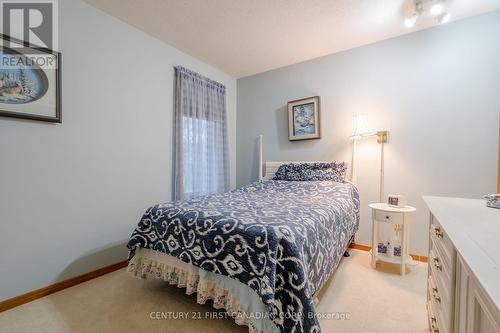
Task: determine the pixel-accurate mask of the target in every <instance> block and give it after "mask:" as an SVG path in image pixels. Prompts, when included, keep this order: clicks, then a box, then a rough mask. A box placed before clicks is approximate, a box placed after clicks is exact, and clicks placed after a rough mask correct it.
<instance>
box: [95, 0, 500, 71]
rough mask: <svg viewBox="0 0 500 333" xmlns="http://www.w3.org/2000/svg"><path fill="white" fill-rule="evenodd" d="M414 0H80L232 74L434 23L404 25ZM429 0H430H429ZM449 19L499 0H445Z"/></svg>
mask: <svg viewBox="0 0 500 333" xmlns="http://www.w3.org/2000/svg"><path fill="white" fill-rule="evenodd" d="M412 1H413V0H188V1H185V0H141V1H139V0H86V2H87V3H89V4H91V5H93V6H95V7H97V8H99V9H101V10H103V11H105V12H107V13H109V14H111V15H113V16H115V17H117V18H119V19H121V20H123V21H125V22H127V23H129V24H131V25H133V26H135V27H137V28H139V29H141V30H143V31H144V32H146V33H148V34H150V35H152V36H154V37H156V38H158V39H160V40H162V41H164V42H165V43H167V44H169V45H171V46H173V47H175V48H177V49H179V50H181V51H184V52H186V53H188V54H190V55H192V56H194V57H196V58H198V59H200V60H202V61H204V62H206V63H208V64H211V65H213V66H214V67H217V68H219V69H221V70H222V71H224V72H226V73H228V74H230V75H231V76H233V77H235V78H240V77H243V76H248V75H252V74H256V73H260V72H264V71H267V70H270V69H274V68H278V67H283V66H286V65H291V64H295V63H298V62H302V61H305V60H309V59H313V58H317V57H320V56H323V55H327V54H330V53H334V52H339V51H342V50H347V49H350V48H354V47H357V46H361V45H365V44H369V43H373V42H377V41H380V40H384V39H387V38H391V37H395V36H399V35H402V34H407V33H411V32H414V31H417V30H422V29H425V28H429V27H431V26H434V25H436V21H435V18H434V17H431V16H430V14H428V11H427V12H426V13H425V14H424V15H423V16H422V17H421V19H419V21H418V22H417V24H416V26H415V27H414V28H412V29H407V28H405V27H404V25H403V21H404V18H405V17H406V16H408V15H409V14H410V12H411V11H412ZM427 1H429V0H427ZM446 7H447V11H449V12H450V13H451V14H452V19H451V20H452V21H453V20H458V19H461V18H465V17H468V16H473V15H478V14H481V13H485V12H488V11H493V10H497V9H500V0H448V1H447V3H446Z"/></svg>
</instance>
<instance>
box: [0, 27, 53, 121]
mask: <svg viewBox="0 0 500 333" xmlns="http://www.w3.org/2000/svg"><path fill="white" fill-rule="evenodd" d="M0 116H2V117H14V118H23V119H32V120H41V121H48V122H55V123H61V54H60V53H59V52H56V51H53V50H50V49H47V48H43V47H37V46H34V45H30V44H29V43H27V42H23V41H21V40H18V39H15V38H12V37H9V36H7V35H3V34H0Z"/></svg>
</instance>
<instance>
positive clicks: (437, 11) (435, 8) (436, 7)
mask: <svg viewBox="0 0 500 333" xmlns="http://www.w3.org/2000/svg"><path fill="white" fill-rule="evenodd" d="M443 11H444V5H443V4H442V3H441V2H438V3H435V4H433V5H432V7H431V10H430V12H431V14H432V15H433V16H438V15H441V14H442V13H443Z"/></svg>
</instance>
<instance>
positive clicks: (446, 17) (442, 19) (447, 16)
mask: <svg viewBox="0 0 500 333" xmlns="http://www.w3.org/2000/svg"><path fill="white" fill-rule="evenodd" d="M450 18H451V15H450V13H442V14H441V15H439V17H438V22H439V24H446V23H448V21H450Z"/></svg>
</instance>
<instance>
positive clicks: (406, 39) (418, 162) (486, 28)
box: [237, 12, 500, 254]
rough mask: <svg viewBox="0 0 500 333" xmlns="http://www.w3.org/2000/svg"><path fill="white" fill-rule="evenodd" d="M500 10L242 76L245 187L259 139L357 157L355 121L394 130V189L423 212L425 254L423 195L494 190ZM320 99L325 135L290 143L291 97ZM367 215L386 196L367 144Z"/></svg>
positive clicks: (241, 172)
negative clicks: (353, 133) (352, 145)
mask: <svg viewBox="0 0 500 333" xmlns="http://www.w3.org/2000/svg"><path fill="white" fill-rule="evenodd" d="M499 36H500V12H494V13H490V14H486V15H482V16H478V17H473V18H469V19H466V20H462V21H458V22H455V23H451V24H449V25H446V26H439V27H435V28H432V29H429V30H425V31H421V32H417V33H413V34H409V35H405V36H402V37H398V38H394V39H390V40H387V41H383V42H379V43H376V44H372V45H368V46H364V47H360V48H356V49H353V50H349V51H345V52H341V53H337V54H332V55H329V56H325V57H322V58H318V59H315V60H311V61H307V62H304V63H300V64H297V65H292V66H288V67H284V68H280V69H277V70H273V71H269V72H266V73H263V74H258V75H254V76H250V77H246V78H242V79H239V80H238V94H237V96H238V104H237V133H238V142H237V160H238V164H237V183H238V184H239V185H242V184H245V183H248V182H250V181H252V180H255V179H256V178H257V153H256V150H255V139H256V137H257V136H258V135H259V134H263V135H264V158H265V159H268V160H326V159H339V160H347V161H350V143H349V141H348V136H349V135H350V132H351V117H352V115H353V114H356V113H363V114H365V115H366V117H367V120H368V122H369V125H370V127H372V129H387V130H389V143H388V144H387V145H386V194H387V193H402V194H406V195H407V197H408V200H409V203H410V204H411V205H414V206H416V207H417V209H418V212H417V214H416V216H415V219H414V221H413V222H414V223H413V230H412V234H411V251H412V252H414V253H419V254H426V253H427V244H428V238H427V228H428V227H427V224H428V212H427V210H426V207H425V205H424V203H423V201H422V199H421V196H422V195H424V194H433V195H446V196H459V197H475V198H478V197H480V196H481V195H483V194H486V193H490V192H494V191H495V190H496V172H497V151H498V150H497V145H498V118H499V111H500V38H499ZM314 95H320V96H321V103H322V108H321V112H322V114H321V115H322V129H323V132H322V133H323V138H322V139H321V140H314V141H304V142H289V141H288V138H287V111H286V103H287V101H290V100H295V99H298V98H302V97H308V96H314ZM358 147H359V148H358V153H359V155H358V156H359V171H358V178H359V189H360V193H361V200H362V221H361V228H360V231H359V233H358V236H357V242H359V243H363V244H370V237H371V229H370V221H369V216H370V215H369V210H368V209H367V207H366V206H367V205H368V204H369V203H370V202H375V201H377V200H378V163H379V162H378V158H379V157H378V156H379V151H378V148H379V147H378V146H377V144H376V143H375V140H374V139H363V140H362V141H360V142H359V146H358Z"/></svg>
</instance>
